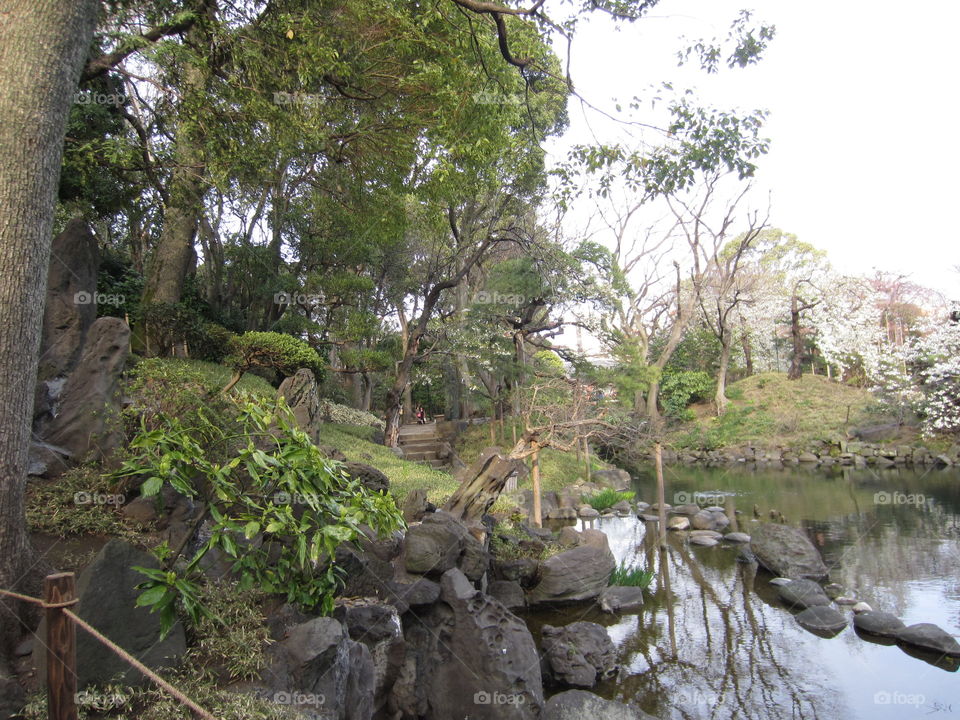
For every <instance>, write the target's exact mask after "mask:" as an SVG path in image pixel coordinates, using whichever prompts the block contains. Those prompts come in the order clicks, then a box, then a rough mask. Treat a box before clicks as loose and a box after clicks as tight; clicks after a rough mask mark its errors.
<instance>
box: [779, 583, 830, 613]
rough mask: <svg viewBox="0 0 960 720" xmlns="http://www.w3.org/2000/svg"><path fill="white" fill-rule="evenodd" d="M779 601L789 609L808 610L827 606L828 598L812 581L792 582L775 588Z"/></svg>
mask: <svg viewBox="0 0 960 720" xmlns="http://www.w3.org/2000/svg"><path fill="white" fill-rule="evenodd" d="M777 592H778V593H779V594H780V599H781V600H783V601H784V602H785V603H786V604H787V605H788V606H790V607H800V608H809V607H814V606H816V605H829V604H830V598H828V597H827V595H826V593H824V592H823V588H822V587H820V585H818V584H817V583H815V582H814V581H813V580H793V581H792V582H789V583H787V584H786V585H781V586H780V587H778V588H777Z"/></svg>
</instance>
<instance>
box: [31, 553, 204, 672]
mask: <svg viewBox="0 0 960 720" xmlns="http://www.w3.org/2000/svg"><path fill="white" fill-rule="evenodd" d="M134 566H141V567H148V568H156V567H158V565H157V561H156V560H155V559H154V557H153V556H152V555H149V554H148V553H145V552H144V551H142V550H140V549H138V548H136V547H134V546H133V545H130V544H129V543H125V542H123V541H121V540H116V539H115V540H111V541H110V542H108V543H107V544H106V545H104V547H103V548H102V549H101V550H100V552H99V553H98V554H97V556H96V557H95V558H94V559H93V561H92V562H91V563H90V565H88V566H87V567H86V569H85V570H84V571H83V572H82V573H81V574H80V577H79V578H78V580H77V597H78V598H79V600H80V602H79V603H78V605H77V609H76V612H77V614H78V615H79V616H80V617H81V618H83V619H84V620H86V621H87V622H88V623H90V624H91V625H93V627H95V628H96V629H97V630H99V631H100V632H101V633H103V634H104V635H106V636H107V637H108V638H110V639H111V640H113V641H114V642H115V643H116V644H117V645H119V646H120V647H122V648H123V649H124V650H126V651H127V652H129V653H130V654H131V655H133V656H134V657H135V658H137V659H138V660H139V661H140V662H142V663H143V664H144V665H146V666H147V667H148V668H150V669H152V670H157V669H163V668H173V667H176V666H177V665H178V664H179V663H180V659H181V658H182V657H183V655H184V653H185V652H186V650H187V644H186V638H185V636H184V633H183V627H182V626H181V625H180V623H177V624H175V625H174V626H173V629H172V630H171V631H170V634H169V635H167V637H166V638H164V639H163V640H161V639H160V617H159V615H157V613H151V612H150V608H147V607H140V608H138V607H135V605H136V601H137V597H138V596H139V594H140V591H139V590H137V589H136V586H137V585H138V584H140V583H142V582H144V581H145V580H146V577H145V576H144V575H141V574H140V573H138V572H137V571H136V570H134V569H133V567H134ZM45 634H46V620H44V621H43V622H42V623H41V625H40V629H39V630H38V631H37V635H38V636H39V637H45ZM33 660H34V664H35V665H36V667H37V670H38V673H39V675H40V677H46V662H47V653H46V648H45V647H44V645H43V644H42V643H38V644H37V646H36V647H35V648H34V653H33ZM115 676H119V677H120V678H121V681H122V682H123V683H124V684H126V685H142V684H146V683H147V682H148V680H147V678H146V677H144V676H143V675H142V674H141V673H140V672H139V671H138V670H134V669H133V668H131V667H130V666H129V665H128V664H127V663H126V662H125V661H124V660H122V659H120V658H119V657H117V656H116V655H115V654H114V653H113V652H112V651H111V650H109V649H108V648H107V647H106V646H104V645H101V644H100V642H99V641H97V640H95V639H93V638H92V637H91V636H90V635H88V634H87V633H85V632H82V631H78V632H77V687H78V688H81V689H82V688H84V687H87V686H88V685H93V684H106V683H108V682H110V681H111V680H112V679H113V678H114V677H115Z"/></svg>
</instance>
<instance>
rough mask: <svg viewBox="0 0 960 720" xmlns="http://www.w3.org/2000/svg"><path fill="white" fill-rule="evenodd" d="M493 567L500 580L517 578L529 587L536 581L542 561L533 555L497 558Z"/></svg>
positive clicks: (524, 585)
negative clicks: (532, 556) (506, 558)
mask: <svg viewBox="0 0 960 720" xmlns="http://www.w3.org/2000/svg"><path fill="white" fill-rule="evenodd" d="M492 569H493V575H494V577H496V578H497V579H498V580H515V581H517V582H519V583H520V584H521V585H522V586H523V587H525V588H529V587H532V586H533V585H534V584H535V583H536V579H537V573H538V572H539V570H540V563H538V562H537V561H536V560H534V559H533V558H531V557H520V558H515V559H510V560H495V561H494V562H493V567H492Z"/></svg>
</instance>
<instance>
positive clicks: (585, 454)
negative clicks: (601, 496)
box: [583, 438, 590, 482]
mask: <svg viewBox="0 0 960 720" xmlns="http://www.w3.org/2000/svg"><path fill="white" fill-rule="evenodd" d="M583 461H584V462H585V463H586V467H587V482H590V441H589V440H587V439H586V438H584V439H583Z"/></svg>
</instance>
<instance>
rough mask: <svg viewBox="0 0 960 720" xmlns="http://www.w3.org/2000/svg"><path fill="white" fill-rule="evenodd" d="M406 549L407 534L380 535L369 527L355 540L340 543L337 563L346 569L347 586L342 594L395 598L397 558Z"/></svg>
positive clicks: (386, 598)
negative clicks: (405, 535) (404, 541)
mask: <svg viewBox="0 0 960 720" xmlns="http://www.w3.org/2000/svg"><path fill="white" fill-rule="evenodd" d="M402 549H403V536H402V535H401V534H400V533H399V532H396V533H393V534H391V535H389V536H387V537H384V538H378V537H377V536H376V534H375V533H374V532H373V531H372V530H370V529H369V528H363V533H362V534H361V535H360V536H359V537H358V538H357V540H356V541H354V542H353V543H341V544H340V545H339V546H338V547H337V551H336V563H337V566H338V567H340V568H341V569H342V570H343V571H344V575H343V577H344V587H343V589H342V590H341V591H340V593H339V594H340V595H344V596H347V597H368V596H375V597H379V598H382V599H384V600H388V601H389V600H391V598H392V597H393V590H392V588H391V583H392V582H393V579H394V575H395V574H396V572H395V568H394V566H393V561H394V559H395V558H397V557H398V556H399V555H400V552H401V551H402ZM401 612H402V611H401Z"/></svg>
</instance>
